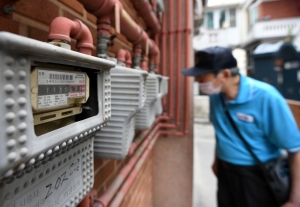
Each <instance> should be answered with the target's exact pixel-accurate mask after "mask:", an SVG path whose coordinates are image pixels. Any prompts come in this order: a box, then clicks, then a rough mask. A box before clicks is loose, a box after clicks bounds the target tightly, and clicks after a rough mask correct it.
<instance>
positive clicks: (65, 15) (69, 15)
mask: <svg viewBox="0 0 300 207" xmlns="http://www.w3.org/2000/svg"><path fill="white" fill-rule="evenodd" d="M63 16H64V17H66V18H68V19H70V20H74V19H78V18H77V17H75V16H74V15H73V14H71V13H69V12H67V11H63Z"/></svg>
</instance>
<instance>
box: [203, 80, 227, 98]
mask: <svg viewBox="0 0 300 207" xmlns="http://www.w3.org/2000/svg"><path fill="white" fill-rule="evenodd" d="M213 84H214V80H213V81H210V82H206V83H200V84H199V89H200V91H201V92H202V93H205V94H207V95H210V94H216V93H220V92H221V88H222V85H220V86H219V87H217V88H214V86H213Z"/></svg>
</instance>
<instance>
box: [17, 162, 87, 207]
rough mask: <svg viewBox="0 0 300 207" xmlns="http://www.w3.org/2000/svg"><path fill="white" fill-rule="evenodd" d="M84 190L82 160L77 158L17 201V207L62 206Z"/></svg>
mask: <svg viewBox="0 0 300 207" xmlns="http://www.w3.org/2000/svg"><path fill="white" fill-rule="evenodd" d="M81 188H82V172H81V160H80V158H77V159H75V160H73V161H72V162H71V163H69V164H68V165H66V166H65V167H64V168H62V169H60V170H59V171H58V172H56V173H55V174H54V175H52V176H51V177H48V178H47V179H45V180H44V181H41V182H40V183H39V184H38V185H37V186H36V187H34V188H33V189H31V190H29V191H28V192H27V193H26V194H24V195H22V196H21V197H20V198H18V199H16V200H15V202H14V203H15V205H14V206H15V207H54V206H62V205H63V204H64V203H65V202H66V201H67V200H68V199H69V198H70V197H72V195H74V194H75V193H76V192H77V191H78V190H80V189H81Z"/></svg>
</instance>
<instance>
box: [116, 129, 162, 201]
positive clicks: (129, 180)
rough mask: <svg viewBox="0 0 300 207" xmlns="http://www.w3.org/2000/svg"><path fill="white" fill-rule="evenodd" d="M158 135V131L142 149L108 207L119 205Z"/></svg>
mask: <svg viewBox="0 0 300 207" xmlns="http://www.w3.org/2000/svg"><path fill="white" fill-rule="evenodd" d="M159 136H160V132H158V133H156V134H155V135H154V137H153V138H152V140H151V141H150V143H149V145H148V146H147V148H146V150H145V151H144V153H143V155H142V156H141V158H140V159H139V160H138V162H137V163H136V165H135V166H134V168H133V170H132V171H131V173H130V174H129V176H128V178H127V179H126V181H125V183H124V184H123V185H122V187H121V189H120V190H119V191H118V193H117V194H116V196H115V198H114V200H113V201H112V203H111V205H110V207H119V206H120V204H121V203H122V201H123V199H124V197H125V195H126V194H127V193H128V191H129V189H130V187H131V185H132V184H133V182H134V180H135V178H136V176H137V174H138V172H139V170H140V169H141V167H142V166H143V164H144V162H145V161H146V159H147V157H148V156H149V154H150V153H151V151H152V149H153V146H154V144H155V142H156V140H157V139H158V137H159Z"/></svg>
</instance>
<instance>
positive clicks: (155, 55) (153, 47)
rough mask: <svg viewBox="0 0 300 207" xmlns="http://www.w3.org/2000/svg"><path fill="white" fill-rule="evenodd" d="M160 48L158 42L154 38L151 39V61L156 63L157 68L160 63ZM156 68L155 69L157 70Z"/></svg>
mask: <svg viewBox="0 0 300 207" xmlns="http://www.w3.org/2000/svg"><path fill="white" fill-rule="evenodd" d="M159 53H160V52H159V49H158V47H157V44H155V42H154V41H153V40H151V39H150V41H149V59H150V60H149V62H150V63H152V64H154V65H155V68H157V67H158V64H159V59H158V58H159ZM155 68H154V70H155Z"/></svg>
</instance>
